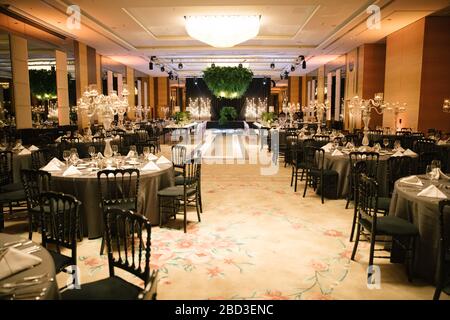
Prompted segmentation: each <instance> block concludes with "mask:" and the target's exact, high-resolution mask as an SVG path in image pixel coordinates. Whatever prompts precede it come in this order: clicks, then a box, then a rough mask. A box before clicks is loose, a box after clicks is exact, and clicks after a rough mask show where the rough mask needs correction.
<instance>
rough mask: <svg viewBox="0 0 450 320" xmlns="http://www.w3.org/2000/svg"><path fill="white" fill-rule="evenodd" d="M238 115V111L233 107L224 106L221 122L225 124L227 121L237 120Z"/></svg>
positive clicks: (221, 112)
mask: <svg viewBox="0 0 450 320" xmlns="http://www.w3.org/2000/svg"><path fill="white" fill-rule="evenodd" d="M237 117H238V114H237V111H236V109H235V108H233V107H223V108H222V110H220V117H219V124H220V125H221V126H223V125H224V124H225V123H226V122H227V121H233V120H236V119H237Z"/></svg>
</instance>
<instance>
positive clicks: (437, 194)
mask: <svg viewBox="0 0 450 320" xmlns="http://www.w3.org/2000/svg"><path fill="white" fill-rule="evenodd" d="M417 196H419V197H429V198H439V199H447V196H446V195H445V194H443V193H442V191H441V190H439V189H438V188H436V186H435V185H433V184H431V185H429V186H428V187H426V188H425V189H423V190H422V191H420V192H419V193H418V194H417Z"/></svg>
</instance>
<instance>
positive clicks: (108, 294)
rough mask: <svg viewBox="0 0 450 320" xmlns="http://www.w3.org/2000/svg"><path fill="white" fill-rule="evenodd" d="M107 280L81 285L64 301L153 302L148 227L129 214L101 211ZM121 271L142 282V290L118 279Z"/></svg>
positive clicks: (153, 276) (139, 217)
mask: <svg viewBox="0 0 450 320" xmlns="http://www.w3.org/2000/svg"><path fill="white" fill-rule="evenodd" d="M103 220H104V223H105V235H106V247H107V251H108V266H109V277H108V278H106V279H102V280H98V281H94V282H90V283H87V284H83V285H82V287H81V289H79V290H66V291H64V292H63V293H62V294H61V297H62V299H63V300H135V299H156V295H157V292H156V285H157V274H158V272H157V270H156V271H155V270H154V271H153V272H152V273H150V254H151V229H152V227H151V224H150V221H148V220H147V218H146V217H144V216H142V215H140V214H137V213H134V212H133V211H131V210H121V209H117V208H115V209H112V208H109V209H107V210H105V211H104V215H103ZM116 268H118V269H121V270H124V271H126V272H128V273H130V274H132V275H133V276H135V277H137V278H139V279H141V280H142V281H143V282H144V289H142V288H140V287H138V286H136V285H134V284H132V283H130V282H128V281H126V280H124V279H123V278H121V277H119V276H118V275H117V274H116V272H115V269H116Z"/></svg>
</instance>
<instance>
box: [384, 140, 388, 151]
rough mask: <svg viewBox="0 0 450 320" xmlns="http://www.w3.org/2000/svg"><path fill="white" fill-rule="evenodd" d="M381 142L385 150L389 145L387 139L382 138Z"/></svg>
mask: <svg viewBox="0 0 450 320" xmlns="http://www.w3.org/2000/svg"><path fill="white" fill-rule="evenodd" d="M383 144H384V147H385V149H386V151H387V149H388V147H389V139H383Z"/></svg>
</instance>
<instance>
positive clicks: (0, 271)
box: [0, 248, 42, 280]
mask: <svg viewBox="0 0 450 320" xmlns="http://www.w3.org/2000/svg"><path fill="white" fill-rule="evenodd" d="M6 250H7V252H6V253H5V255H4V256H3V258H2V259H1V260H0V280H2V279H4V278H7V277H9V276H12V275H13V274H16V273H18V272H20V271H23V270H26V269H28V268H31V267H33V266H35V265H38V264H39V263H41V262H42V259H41V258H39V257H36V256H34V255H32V254H29V253H24V252H22V251H20V250H17V249H15V248H9V249H6Z"/></svg>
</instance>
